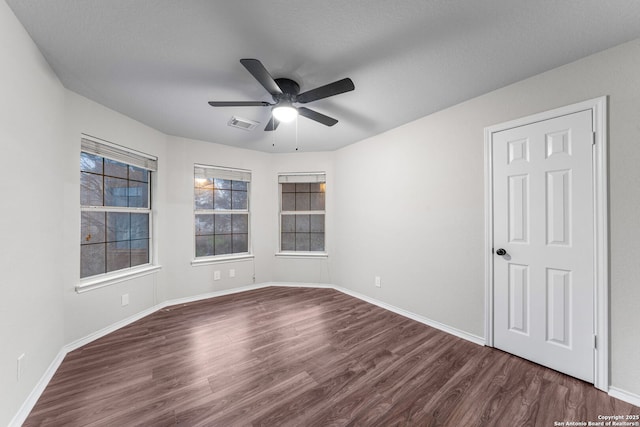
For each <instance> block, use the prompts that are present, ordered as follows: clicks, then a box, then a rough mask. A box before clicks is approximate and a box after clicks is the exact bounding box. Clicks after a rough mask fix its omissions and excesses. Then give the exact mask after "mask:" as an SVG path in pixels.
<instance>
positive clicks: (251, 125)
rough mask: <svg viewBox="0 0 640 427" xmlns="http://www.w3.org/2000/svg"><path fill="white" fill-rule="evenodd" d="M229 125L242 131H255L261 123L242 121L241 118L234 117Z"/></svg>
mask: <svg viewBox="0 0 640 427" xmlns="http://www.w3.org/2000/svg"><path fill="white" fill-rule="evenodd" d="M227 124H228V125H229V126H231V127H234V128H238V129H242V130H253V129H255V127H256V126H258V125H259V124H260V123H258V122H254V121H253V120H249V119H242V118H240V117H236V116H233V117H231V120H229V122H228V123H227Z"/></svg>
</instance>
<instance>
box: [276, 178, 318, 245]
mask: <svg viewBox="0 0 640 427" xmlns="http://www.w3.org/2000/svg"><path fill="white" fill-rule="evenodd" d="M326 176H327V174H326V172H288V173H278V248H277V250H276V254H275V255H276V256H277V257H284V258H327V257H328V256H329V252H328V251H327V241H328V238H327V234H328V233H327V191H326V184H327V177H326ZM314 183H322V184H325V191H324V195H325V206H324V210H308V211H283V210H282V193H283V192H282V184H314ZM283 215H324V225H323V229H324V232H323V234H324V250H322V251H295V250H293V251H292V250H282V233H283V231H282V217H283Z"/></svg>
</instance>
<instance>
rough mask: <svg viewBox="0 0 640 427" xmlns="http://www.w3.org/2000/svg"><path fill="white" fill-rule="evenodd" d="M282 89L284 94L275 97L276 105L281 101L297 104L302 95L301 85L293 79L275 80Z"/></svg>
mask: <svg viewBox="0 0 640 427" xmlns="http://www.w3.org/2000/svg"><path fill="white" fill-rule="evenodd" d="M275 80H276V83H277V84H278V86H280V89H282V94H275V95H273V100H274V101H275V102H276V103H279V102H280V101H288V102H289V103H293V102H296V99H297V97H298V94H299V93H300V85H299V84H298V83H296V82H294V81H293V80H291V79H284V78H282V79H275Z"/></svg>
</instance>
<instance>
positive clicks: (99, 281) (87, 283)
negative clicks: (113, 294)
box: [76, 134, 161, 293]
mask: <svg viewBox="0 0 640 427" xmlns="http://www.w3.org/2000/svg"><path fill="white" fill-rule="evenodd" d="M82 153H86V154H90V155H94V156H98V157H102V158H103V159H108V160H112V161H116V162H119V163H122V164H125V165H127V166H133V167H137V168H142V169H145V170H147V171H148V173H149V175H148V182H147V183H146V184H147V189H148V190H147V199H148V203H147V205H148V207H146V208H145V207H125V206H104V205H102V206H94V205H83V204H82V199H81V197H80V203H79V207H80V217H79V223H80V224H79V227H78V229H79V231H81V230H82V214H83V213H84V212H104V213H105V215H107V214H108V213H112V212H115V213H130V214H131V213H133V214H136V213H144V214H146V215H147V217H148V223H149V238H148V254H149V259H148V262H147V263H144V264H139V265H136V266H133V267H126V268H122V269H118V270H114V271H110V272H105V273H99V274H95V275H92V276H87V277H80V278H79V282H78V284H77V285H76V292H78V293H82V292H86V291H89V290H93V289H97V288H101V287H104V286H109V285H112V284H115V283H120V282H123V281H127V280H131V279H133V278H137V277H142V276H146V275H148V274H152V273H154V272H156V271H158V270H159V269H160V268H161V266H160V265H157V264H156V261H155V260H156V256H155V252H156V249H155V248H156V242H155V227H154V214H153V199H154V198H153V193H154V188H155V186H154V184H155V173H156V172H157V161H158V158H157V157H155V156H152V155H150V154H147V153H143V152H141V151H137V150H134V149H131V148H128V147H124V146H121V145H118V144H114V143H112V142H109V141H105V140H103V139H100V138H96V137H93V136H90V135H86V134H82V135H81V146H80V156H82ZM103 165H104V164H103ZM79 172H80V175H81V173H82V172H81V168H80V170H79ZM104 172H105V171H104V170H103V171H102V174H101V175H102V176H103V177H104V176H106V175H105V174H104ZM129 180H130V178H127V181H129ZM134 181H136V180H134ZM81 185H82V184H80V185H79V186H78V188H79V189H80V192H81V191H82V189H81ZM105 219H106V217H105ZM105 226H106V225H105ZM105 232H106V230H105ZM78 241H80V239H79V240H78ZM79 246H80V247H79V249H80V253H79V257H78V259H79V267H80V268H79V269H78V276H81V268H82V257H81V250H82V244H81V243H80V244H79Z"/></svg>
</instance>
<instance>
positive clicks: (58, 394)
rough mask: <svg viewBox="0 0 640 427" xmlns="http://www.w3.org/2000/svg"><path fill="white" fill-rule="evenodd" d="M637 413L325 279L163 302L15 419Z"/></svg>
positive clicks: (299, 421) (488, 419)
mask: <svg viewBox="0 0 640 427" xmlns="http://www.w3.org/2000/svg"><path fill="white" fill-rule="evenodd" d="M625 414H640V408H638V407H634V406H632V405H630V404H627V403H625V402H622V401H619V400H616V399H613V398H611V397H609V396H608V395H607V394H605V393H602V392H600V391H598V390H596V389H595V388H594V387H593V386H592V385H590V384H586V383H583V382H581V381H579V380H576V379H573V378H570V377H567V376H565V375H562V374H559V373H557V372H555V371H552V370H549V369H546V368H543V367H541V366H538V365H535V364H533V363H530V362H528V361H525V360H522V359H520V358H517V357H515V356H511V355H508V354H506V353H503V352H501V351H499V350H495V349H492V348H486V347H482V346H478V345H475V344H472V343H469V342H467V341H464V340H462V339H459V338H456V337H454V336H451V335H448V334H446V333H444V332H441V331H439V330H436V329H433V328H430V327H428V326H425V325H423V324H420V323H418V322H415V321H413V320H410V319H406V318H404V317H401V316H399V315H396V314H394V313H391V312H389V311H386V310H384V309H381V308H379V307H376V306H373V305H371V304H368V303H366V302H363V301H360V300H358V299H356V298H353V297H350V296H348V295H345V294H342V293H340V292H338V291H335V290H331V289H311V288H286V287H270V288H265V289H259V290H255V291H249V292H244V293H240V294H234V295H228V296H224V297H218V298H214V299H209V300H205V301H199V302H195V303H190V304H184V305H178V306H172V307H168V308H166V309H163V310H161V311H158V312H156V313H154V314H152V315H150V316H147V317H145V318H143V319H141V320H139V321H137V322H135V323H133V324H131V325H129V326H126V327H124V328H122V329H119V330H118V331H116V332H114V333H112V334H109V335H107V336H105V337H103V338H101V339H99V340H96V341H94V342H92V343H90V344H88V345H86V346H84V347H82V348H80V349H78V350H76V351H73V352H71V353H69V354H68V355H67V357H66V358H65V359H64V361H63V363H62V364H61V366H60V368H59V369H58V371H57V372H56V374H55V375H54V377H53V378H52V380H51V382H50V383H49V385H48V387H47V388H46V390H45V391H44V393H43V394H42V396H41V397H40V400H39V401H38V403H37V404H36V406H35V407H34V409H33V411H32V412H31V414H30V415H29V417H28V419H27V420H26V422H25V424H24V426H65V427H66V426H154V427H155V426H174V425H181V426H224V427H228V426H296V427H297V426H305V427H306V426H554V422H555V421H558V422H562V421H585V422H588V421H592V422H594V421H598V418H597V417H598V415H625Z"/></svg>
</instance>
